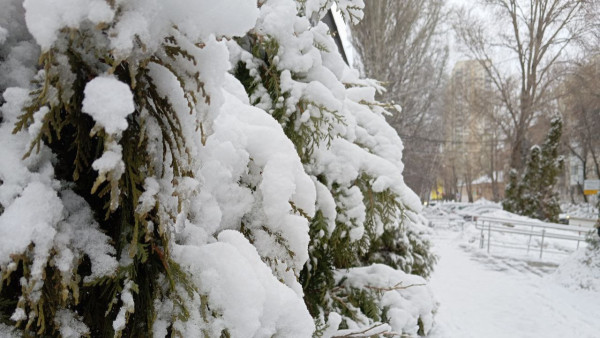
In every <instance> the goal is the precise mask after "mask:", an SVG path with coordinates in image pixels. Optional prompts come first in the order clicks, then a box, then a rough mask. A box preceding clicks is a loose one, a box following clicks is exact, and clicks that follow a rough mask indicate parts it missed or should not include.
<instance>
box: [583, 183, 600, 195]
mask: <svg viewBox="0 0 600 338" xmlns="http://www.w3.org/2000/svg"><path fill="white" fill-rule="evenodd" d="M598 191H600V180H585V181H583V194H584V195H596V194H597V193H598Z"/></svg>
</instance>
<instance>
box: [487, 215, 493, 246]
mask: <svg viewBox="0 0 600 338" xmlns="http://www.w3.org/2000/svg"><path fill="white" fill-rule="evenodd" d="M491 239H492V222H489V221H488V248H487V252H488V253H490V240H491Z"/></svg>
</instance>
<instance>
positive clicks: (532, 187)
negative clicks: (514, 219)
mask: <svg viewBox="0 0 600 338" xmlns="http://www.w3.org/2000/svg"><path fill="white" fill-rule="evenodd" d="M561 135H562V119H561V118H560V117H555V118H553V119H552V121H551V123H550V131H549V132H548V135H547V136H546V140H545V141H544V143H543V144H542V146H538V145H535V146H533V147H531V150H530V151H529V157H528V158H527V162H526V164H525V170H524V172H523V175H522V177H521V178H520V180H519V181H518V182H517V174H516V171H511V172H510V173H509V183H508V185H507V187H506V194H505V199H504V201H503V202H502V206H503V208H504V209H505V210H507V211H510V212H515V213H517V214H520V215H525V216H530V217H534V218H538V219H541V220H546V221H551V222H557V221H558V215H559V213H560V204H559V200H558V194H557V192H556V191H554V188H555V186H556V182H557V180H558V175H559V174H560V171H561V170H562V167H563V158H562V157H561V156H560V155H559V149H558V148H559V145H560V138H561Z"/></svg>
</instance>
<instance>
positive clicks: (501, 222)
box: [473, 216, 593, 259]
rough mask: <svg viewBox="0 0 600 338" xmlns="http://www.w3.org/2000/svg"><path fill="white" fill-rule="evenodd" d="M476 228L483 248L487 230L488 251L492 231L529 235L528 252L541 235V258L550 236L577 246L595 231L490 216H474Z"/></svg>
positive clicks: (587, 228) (585, 228)
mask: <svg viewBox="0 0 600 338" xmlns="http://www.w3.org/2000/svg"><path fill="white" fill-rule="evenodd" d="M473 220H474V221H475V228H476V229H478V230H481V236H480V241H479V247H480V248H481V249H483V247H484V245H485V232H487V252H488V253H489V252H490V246H491V241H492V232H500V233H510V234H517V235H524V236H529V240H528V242H527V252H528V253H529V251H530V248H531V240H532V238H533V237H541V243H540V259H541V258H542V255H543V254H544V241H545V240H546V239H548V238H553V239H560V240H567V241H576V242H577V248H579V243H580V242H582V241H585V239H586V237H587V235H588V233H590V232H591V231H593V230H592V229H590V228H589V227H581V226H573V225H564V224H557V223H544V222H541V221H535V220H515V219H508V218H498V217H489V216H473Z"/></svg>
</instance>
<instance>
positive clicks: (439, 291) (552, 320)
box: [426, 206, 600, 338]
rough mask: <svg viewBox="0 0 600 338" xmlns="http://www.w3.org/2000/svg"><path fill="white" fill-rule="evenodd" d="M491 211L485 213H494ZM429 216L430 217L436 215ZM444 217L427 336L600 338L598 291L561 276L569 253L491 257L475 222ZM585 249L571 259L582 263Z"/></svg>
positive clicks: (497, 253) (501, 251) (496, 250)
mask: <svg viewBox="0 0 600 338" xmlns="http://www.w3.org/2000/svg"><path fill="white" fill-rule="evenodd" d="M488 207H489V208H484V209H488V210H487V211H486V212H488V211H489V209H495V208H494V207H493V206H488ZM428 211H429V216H432V214H435V212H432V210H431V209H429V210H428ZM446 211H447V208H446ZM437 212H438V213H439V208H438V210H437ZM494 212H495V213H498V212H501V211H498V210H496V211H494ZM426 213H427V211H426ZM432 218H433V217H432ZM445 218H446V219H448V221H447V222H446V223H444V222H443V221H442V220H441V219H440V218H438V219H437V220H436V222H435V225H434V231H435V235H434V236H433V237H432V241H433V243H434V250H435V252H436V254H437V255H438V256H439V262H438V264H437V267H436V269H435V272H434V274H433V275H432V277H431V280H430V286H431V288H432V289H433V292H434V294H435V296H436V298H437V300H438V301H439V303H440V307H439V310H438V313H437V315H436V323H437V324H436V326H435V327H434V329H433V331H432V332H431V334H430V335H429V337H432V338H454V337H456V338H468V337H474V338H480V337H485V338H493V337H511V338H514V337H517V338H519V337H532V338H534V337H543V338H552V337H557V338H558V337H561V338H562V337H577V338H587V337H589V338H592V337H600V317H598V315H599V314H600V289H598V288H594V287H587V288H586V289H582V288H581V287H577V284H578V283H579V281H577V280H575V279H576V278H579V277H569V276H574V274H557V273H556V270H557V269H559V268H558V267H559V266H560V264H562V263H563V261H569V259H571V258H570V254H568V253H567V252H565V253H561V254H549V255H545V256H544V259H539V256H538V255H537V254H536V253H533V252H531V253H530V254H529V255H527V254H526V253H525V252H523V250H514V249H506V248H502V247H493V248H492V250H491V251H490V254H488V253H487V250H486V249H479V243H478V241H473V235H474V234H475V233H476V231H475V230H474V229H473V227H474V224H473V223H472V222H461V221H460V218H459V217H456V214H455V213H453V212H448V215H446V217H445ZM514 237H515V238H516V237H517V236H514ZM515 238H511V239H512V240H514V239H515ZM565 246H566V247H568V248H570V249H575V248H573V247H572V244H568V245H565ZM584 250H586V245H581V246H580V249H579V252H576V253H574V254H572V255H574V256H575V257H577V255H579V256H581V251H584ZM596 261H598V259H596ZM597 263H598V262H595V263H594V264H596V265H593V264H592V266H590V267H589V268H590V269H596V270H598V272H597V273H595V274H593V275H592V276H597V275H598V273H600V266H597ZM569 269H571V270H572V269H573V264H570V266H569ZM579 269H586V267H579ZM571 270H569V271H571ZM583 272H584V273H583V275H589V273H587V272H586V271H583ZM568 278H573V281H569V280H568ZM565 285H567V286H565ZM596 285H597V284H596Z"/></svg>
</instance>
